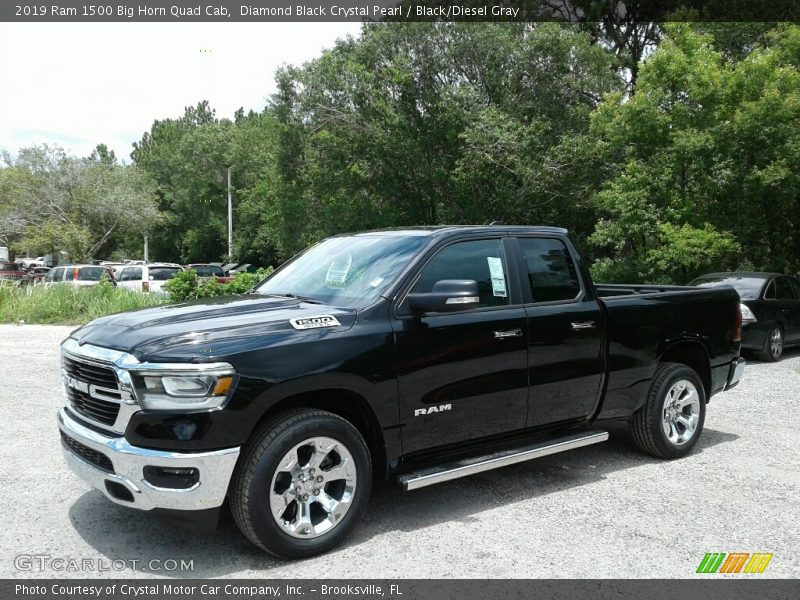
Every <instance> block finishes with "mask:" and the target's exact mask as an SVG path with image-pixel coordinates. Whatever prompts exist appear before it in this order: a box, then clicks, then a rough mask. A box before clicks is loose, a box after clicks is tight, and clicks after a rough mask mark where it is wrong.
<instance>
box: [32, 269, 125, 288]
mask: <svg viewBox="0 0 800 600" xmlns="http://www.w3.org/2000/svg"><path fill="white" fill-rule="evenodd" d="M103 275H105V276H106V277H107V278H108V279H109V280H110V281H111V283H112V284H114V285H116V283H115V282H114V274H113V273H112V272H111V269H109V268H108V267H103V266H100V265H65V266H61V267H56V268H55V269H51V270H50V271H48V273H47V275H45V276H44V279H43V281H42V283H44V285H47V286H51V285H55V284H57V283H68V284H71V285H78V286H90V285H97V284H98V283H100V282H101V281H102V280H103Z"/></svg>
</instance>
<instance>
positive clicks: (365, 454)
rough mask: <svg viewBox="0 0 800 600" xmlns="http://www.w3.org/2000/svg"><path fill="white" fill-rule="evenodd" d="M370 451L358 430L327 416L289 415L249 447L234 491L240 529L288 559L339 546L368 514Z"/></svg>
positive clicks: (268, 427)
mask: <svg viewBox="0 0 800 600" xmlns="http://www.w3.org/2000/svg"><path fill="white" fill-rule="evenodd" d="M371 483H372V465H371V462H370V456H369V451H368V449H367V445H366V443H365V442H364V439H363V438H362V437H361V434H360V433H359V432H358V430H357V429H356V428H355V427H353V425H351V424H350V423H349V422H347V421H345V420H344V419H342V418H340V417H338V416H336V415H334V414H332V413H329V412H326V411H322V410H313V409H303V410H297V411H292V412H289V413H285V414H284V415H281V416H279V417H278V418H276V419H275V420H274V421H271V422H269V423H268V424H267V425H266V426H264V427H262V428H261V429H260V430H259V431H258V432H256V434H255V435H254V437H253V440H252V441H251V442H250V443H249V444H248V448H247V450H246V451H245V454H244V456H243V460H242V462H241V464H240V465H239V466H238V467H237V471H236V474H235V475H234V480H233V483H232V489H231V509H232V512H233V517H234V519H235V521H236V524H237V525H238V526H239V529H240V530H241V531H242V533H243V534H244V535H245V536H247V537H248V538H249V539H250V541H251V542H253V543H254V544H255V545H256V546H258V547H260V548H261V549H263V550H265V551H267V552H269V553H270V554H274V555H275V556H279V557H282V558H305V557H307V556H313V555H315V554H319V553H321V552H326V551H327V550H330V549H331V548H333V547H334V546H335V545H337V544H338V543H340V542H341V541H342V540H343V539H344V538H345V537H346V536H347V534H348V533H349V532H350V530H351V529H352V528H353V526H354V525H355V524H356V521H357V520H358V516H359V515H360V513H361V512H362V511H363V509H364V507H365V506H366V503H367V499H368V498H369V492H370V487H371Z"/></svg>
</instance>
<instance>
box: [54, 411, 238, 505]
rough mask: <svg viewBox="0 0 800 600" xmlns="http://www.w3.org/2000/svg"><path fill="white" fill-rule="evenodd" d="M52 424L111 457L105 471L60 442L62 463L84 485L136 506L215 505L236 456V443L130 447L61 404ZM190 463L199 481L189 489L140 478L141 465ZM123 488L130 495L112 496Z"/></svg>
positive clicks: (221, 497)
mask: <svg viewBox="0 0 800 600" xmlns="http://www.w3.org/2000/svg"><path fill="white" fill-rule="evenodd" d="M58 428H59V429H60V430H61V431H62V432H63V433H64V435H66V436H69V437H70V438H72V439H73V440H75V441H77V442H79V443H81V444H83V445H84V446H86V447H88V448H90V449H91V450H94V451H95V452H99V453H101V454H104V455H105V456H106V457H108V458H109V459H110V460H111V464H112V465H113V467H114V472H113V473H110V472H107V471H105V470H103V469H101V468H99V467H97V466H95V465H94V464H92V463H90V462H88V461H87V460H84V459H83V458H81V457H80V456H78V455H77V454H75V453H73V451H72V450H70V449H69V448H67V446H66V445H65V444H64V443H62V444H61V448H62V451H63V454H64V459H65V460H66V462H67V465H69V467H70V468H71V469H72V470H73V471H74V472H75V473H76V474H77V475H78V477H80V478H81V479H83V481H85V482H86V483H88V484H89V485H90V486H92V487H94V488H97V489H98V490H100V491H101V492H103V494H105V495H106V497H107V498H108V499H109V500H111V501H112V502H116V503H117V504H121V505H122V506H130V507H133V508H138V509H140V510H152V509H154V508H169V509H173V510H205V509H209V508H216V507H218V506H221V505H222V503H223V501H224V500H225V494H226V493H227V491H228V483H229V482H230V479H231V476H232V474H233V469H234V467H235V466H236V460H237V458H238V457H239V448H226V449H224V450H216V451H213V452H197V453H189V452H170V451H164V450H149V449H147V448H138V447H136V446H131V445H130V444H129V443H128V442H127V440H125V438H124V437H109V436H106V435H103V434H102V433H99V432H97V431H95V430H93V429H90V428H88V427H86V426H84V425H83V424H81V423H80V422H79V421H77V420H75V419H74V418H72V417H71V416H70V414H69V413H68V412H67V410H66V409H65V408H62V409H61V410H60V411H59V413H58ZM146 466H154V467H171V468H189V467H194V468H195V469H197V470H198V471H199V473H200V478H199V481H198V482H197V483H196V484H194V485H193V486H192V487H190V488H186V489H173V488H160V487H155V486H153V485H152V484H150V483H149V482H147V481H145V478H144V467H146ZM108 484H120V485H122V486H123V487H125V488H126V489H127V490H128V491H129V492H130V495H131V496H132V498H133V500H126V499H123V498H121V497H119V496H118V495H115V494H114V492H113V490H114V486H113V485H111V486H109V485H108Z"/></svg>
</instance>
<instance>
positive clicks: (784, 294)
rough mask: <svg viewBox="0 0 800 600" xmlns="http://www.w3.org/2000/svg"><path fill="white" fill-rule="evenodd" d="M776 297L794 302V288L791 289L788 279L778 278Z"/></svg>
mask: <svg viewBox="0 0 800 600" xmlns="http://www.w3.org/2000/svg"><path fill="white" fill-rule="evenodd" d="M775 297H776V298H777V299H778V300H794V293H793V292H792V288H791V287H789V279H788V278H786V277H778V278H777V279H776V280H775Z"/></svg>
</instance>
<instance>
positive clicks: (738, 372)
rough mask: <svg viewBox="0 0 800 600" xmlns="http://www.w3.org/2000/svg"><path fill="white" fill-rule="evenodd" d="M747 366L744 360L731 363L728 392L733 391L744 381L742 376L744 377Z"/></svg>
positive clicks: (726, 387) (739, 359)
mask: <svg viewBox="0 0 800 600" xmlns="http://www.w3.org/2000/svg"><path fill="white" fill-rule="evenodd" d="M745 364H746V363H745V360H744V359H743V358H737V359H736V360H735V361H733V362H732V363H731V370H730V372H729V374H728V385H726V386H725V389H726V390H729V389H731V388H732V387H733V386H735V385H736V384H738V383H739V381H740V380H741V379H742V376H744V367H745Z"/></svg>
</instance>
